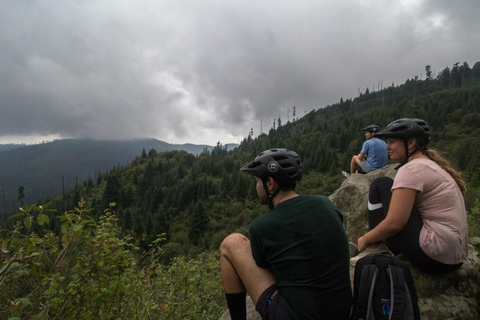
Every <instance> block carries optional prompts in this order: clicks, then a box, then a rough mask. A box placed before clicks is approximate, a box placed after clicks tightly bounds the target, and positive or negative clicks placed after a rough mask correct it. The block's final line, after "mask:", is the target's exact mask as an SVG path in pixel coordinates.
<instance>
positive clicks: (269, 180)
mask: <svg viewBox="0 0 480 320" xmlns="http://www.w3.org/2000/svg"><path fill="white" fill-rule="evenodd" d="M267 188H268V190H269V191H275V190H276V189H277V182H276V181H275V180H274V179H273V178H272V177H268V178H267Z"/></svg>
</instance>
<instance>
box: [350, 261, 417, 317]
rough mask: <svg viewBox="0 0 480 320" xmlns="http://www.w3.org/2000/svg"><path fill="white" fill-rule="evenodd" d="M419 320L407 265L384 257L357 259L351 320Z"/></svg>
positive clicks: (413, 287)
mask: <svg viewBox="0 0 480 320" xmlns="http://www.w3.org/2000/svg"><path fill="white" fill-rule="evenodd" d="M360 319H364V320H380V319H388V320H390V319H392V320H410V319H411V320H418V319H420V311H419V309H418V297H417V290H416V289H415V283H414V282H413V278H412V274H411V272H410V269H409V267H408V264H407V263H406V262H404V261H402V260H399V259H397V258H395V257H393V256H392V255H390V254H387V253H373V254H370V255H368V256H365V257H363V258H360V259H359V260H358V261H357V264H356V265H355V276H354V279H353V310H352V315H351V317H350V320H360Z"/></svg>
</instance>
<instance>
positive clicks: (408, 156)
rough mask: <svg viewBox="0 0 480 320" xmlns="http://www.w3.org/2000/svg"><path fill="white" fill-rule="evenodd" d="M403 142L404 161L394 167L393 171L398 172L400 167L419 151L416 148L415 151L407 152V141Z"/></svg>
mask: <svg viewBox="0 0 480 320" xmlns="http://www.w3.org/2000/svg"><path fill="white" fill-rule="evenodd" d="M403 142H404V143H405V154H406V155H407V156H406V157H405V159H404V160H403V161H402V163H400V164H399V165H398V166H396V167H395V170H398V169H399V168H400V167H401V166H403V165H404V164H405V163H407V162H408V159H409V158H410V157H411V156H412V155H414V154H415V153H417V151H419V150H420V149H421V148H419V147H418V146H416V147H415V149H413V151H412V152H408V139H404V140H403Z"/></svg>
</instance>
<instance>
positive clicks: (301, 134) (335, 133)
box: [0, 62, 480, 320]
mask: <svg viewBox="0 0 480 320" xmlns="http://www.w3.org/2000/svg"><path fill="white" fill-rule="evenodd" d="M425 72H426V73H425V74H426V79H425V80H419V79H418V78H414V79H409V80H407V81H406V82H405V83H404V84H403V85H400V86H394V85H392V86H390V87H387V88H385V89H382V90H378V91H373V90H372V91H369V90H368V89H366V90H365V92H364V93H362V94H360V95H359V97H357V98H355V99H347V100H343V99H341V100H340V101H339V102H338V103H336V104H333V105H330V106H327V107H325V108H322V109H317V110H314V111H312V112H310V113H308V114H306V115H305V116H303V117H302V118H297V119H295V117H294V120H293V121H291V122H290V121H287V122H282V121H281V119H278V121H276V124H275V122H274V126H273V127H272V128H271V129H270V131H269V132H268V134H266V133H261V134H260V135H259V136H257V137H255V136H254V134H253V131H250V133H249V134H248V136H247V138H245V139H244V140H243V141H242V142H241V144H240V145H239V147H238V148H236V149H235V150H233V151H228V150H227V149H226V148H225V146H223V145H222V144H221V143H218V144H217V146H216V147H214V148H213V149H212V150H205V151H204V152H202V153H201V154H199V155H198V156H195V155H193V154H190V153H187V152H186V151H169V152H157V151H156V150H154V149H151V150H143V152H142V154H141V155H140V156H138V157H136V158H135V159H134V160H133V161H132V162H131V163H130V164H128V165H125V166H117V167H115V168H113V169H112V170H111V171H109V172H106V173H102V174H98V175H97V176H96V177H90V178H89V179H88V180H86V181H85V182H83V183H79V184H78V185H77V186H76V187H74V188H73V190H72V191H71V192H68V193H66V194H64V195H61V196H58V197H55V198H52V199H49V200H48V201H43V202H40V203H37V204H35V205H31V206H29V205H24V206H23V207H22V210H21V212H20V213H18V214H16V215H14V216H12V217H11V218H10V219H9V220H8V222H7V223H6V224H5V225H4V226H3V228H2V229H1V238H0V240H1V241H2V242H1V251H0V289H1V290H0V319H11V320H13V319H26V318H28V319H55V318H57V319H215V318H218V317H219V316H220V315H221V313H222V311H223V310H225V309H226V304H225V303H224V300H223V293H222V289H221V282H220V278H219V270H218V261H217V253H216V250H217V248H218V246H219V244H220V242H221V241H222V239H223V238H224V237H225V236H226V235H228V234H230V233H232V232H242V233H247V231H248V225H249V223H250V221H251V220H252V219H254V218H255V217H257V216H258V215H261V214H262V213H264V212H265V211H266V207H262V206H260V205H259V204H258V202H257V196H256V192H255V188H254V182H253V181H254V180H253V179H252V178H251V177H250V176H248V175H245V174H241V173H240V171H239V168H240V167H241V166H242V165H244V164H246V163H247V162H249V161H251V160H252V159H253V158H254V156H255V155H256V154H258V153H259V152H261V151H262V150H265V149H268V148H272V147H286V148H290V149H292V150H295V151H297V152H298V153H299V154H300V156H301V157H302V160H303V165H304V169H305V172H306V174H305V176H304V179H303V180H302V181H301V182H300V183H299V185H298V191H299V192H300V193H304V194H324V195H329V194H331V193H332V192H333V191H334V190H335V189H337V188H338V187H339V186H340V184H341V183H342V181H343V179H344V178H343V176H342V175H341V174H340V173H341V171H342V170H345V169H347V168H348V165H349V162H350V159H351V156H352V155H353V154H357V153H358V151H359V150H360V148H361V145H362V143H363V133H362V131H361V129H362V128H363V127H365V126H367V125H369V124H374V123H375V124H377V125H379V126H381V127H384V126H386V125H387V124H388V123H390V122H391V121H393V120H395V119H398V118H401V117H418V118H422V119H425V120H426V121H427V122H428V123H429V125H430V127H431V129H432V130H433V136H432V143H431V147H432V148H434V149H436V150H438V151H439V152H440V153H441V154H442V155H443V156H444V157H445V158H447V159H448V160H449V161H451V162H452V164H453V165H454V166H455V167H456V168H457V169H459V170H460V171H461V172H462V176H463V177H464V179H465V180H466V181H467V187H468V191H467V194H466V197H465V201H466V204H467V208H468V210H469V226H470V233H471V235H472V236H473V235H477V236H478V235H479V234H480V229H479V228H480V222H479V221H480V212H479V211H480V210H479V206H478V200H477V199H478V198H479V197H480V148H478V146H480V128H479V126H478V123H479V121H480V62H477V63H476V64H475V65H474V66H473V67H472V68H470V66H469V65H468V64H467V63H463V64H459V63H456V64H454V65H453V67H452V68H448V67H447V68H445V69H444V70H443V71H442V72H440V73H439V75H438V76H437V77H436V78H432V72H431V68H430V67H429V66H426V68H425ZM19 196H20V194H19ZM19 200H20V198H19ZM47 203H48V204H47ZM353 241H354V240H353Z"/></svg>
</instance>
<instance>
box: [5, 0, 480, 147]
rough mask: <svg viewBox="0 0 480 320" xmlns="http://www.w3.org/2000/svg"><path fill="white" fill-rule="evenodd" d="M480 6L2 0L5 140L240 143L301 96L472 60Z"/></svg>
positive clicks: (337, 92)
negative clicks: (150, 139) (56, 138)
mask: <svg viewBox="0 0 480 320" xmlns="http://www.w3.org/2000/svg"><path fill="white" fill-rule="evenodd" d="M478 13H480V3H479V2H478V1H476V0H470V1H462V2H459V3H457V2H456V3H452V2H451V1H446V0H445V1H433V0H429V1H427V0H425V1H395V2H380V3H379V2H377V1H355V2H351V1H345V0H343V1H322V2H314V1H306V2H303V3H302V4H301V5H298V4H295V3H293V2H291V1H262V2H258V1H242V2H217V1H209V0H206V1H201V2H200V1H186V0H179V1H174V2H173V1H153V0H152V1H141V2H138V1H137V2H135V1H121V2H119V1H113V0H103V1H74V0H70V1H63V0H62V1H60V0H57V1H48V2H45V1H3V2H2V3H1V4H0V30H2V32H0V46H1V47H2V50H1V51H0V72H1V74H2V75H3V77H2V80H1V82H0V111H1V114H0V141H1V138H2V137H10V136H12V135H17V136H25V139H27V138H28V137H29V136H33V135H36V136H38V135H40V136H43V135H45V136H47V135H57V136H62V137H79V138H83V137H88V138H96V139H128V138H136V137H154V138H158V139H161V140H165V141H168V142H175V143H177V142H193V143H208V144H215V143H216V141H221V142H223V143H228V142H237V140H238V139H239V138H241V137H244V136H245V135H246V134H247V133H248V132H249V131H250V128H251V127H253V128H254V131H255V133H256V134H258V133H259V130H260V121H262V122H263V130H264V131H268V129H269V127H270V126H271V125H272V123H273V119H274V118H278V117H279V116H280V117H281V118H282V120H283V121H285V120H287V117H290V119H291V117H292V112H293V111H292V107H293V106H294V105H295V106H296V108H297V116H302V115H303V114H304V113H305V112H309V111H311V110H313V109H316V108H320V107H324V106H326V105H328V104H331V103H334V102H337V101H339V100H340V98H341V97H343V98H344V99H345V98H353V97H355V96H356V95H357V93H358V91H359V90H360V91H361V92H363V91H365V89H366V88H367V87H368V88H369V89H370V90H372V89H374V88H376V89H378V88H377V86H378V83H379V82H380V81H381V82H383V84H384V86H387V85H390V84H392V83H395V84H400V83H403V82H404V81H405V80H407V79H409V78H412V77H414V76H415V75H418V76H419V77H420V76H422V72H424V67H425V65H427V64H430V65H431V66H432V68H433V69H435V70H436V72H439V71H441V70H442V69H443V68H445V67H446V66H450V67H451V66H452V65H453V64H454V63H455V62H461V63H463V62H464V61H467V62H468V63H470V64H471V65H473V63H475V62H477V61H478V60H480V59H479V57H478V52H480V41H479V40H480V39H479V38H480V36H479V34H478V31H477V30H479V29H480V22H479V21H478V20H479V19H478V18H477V17H478ZM287 110H288V111H287ZM287 112H288V113H287Z"/></svg>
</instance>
